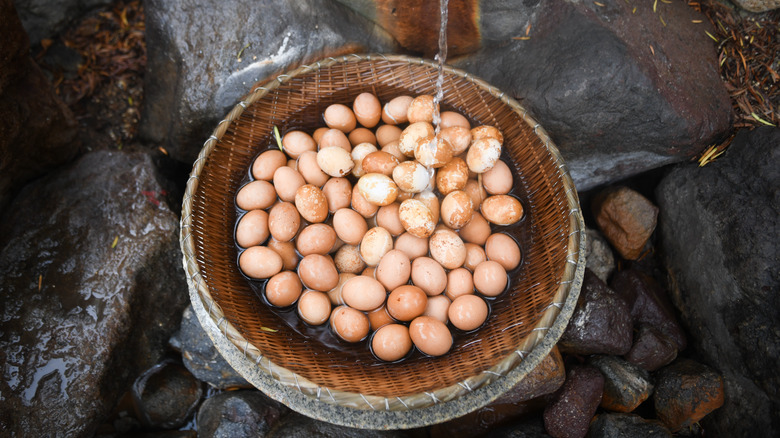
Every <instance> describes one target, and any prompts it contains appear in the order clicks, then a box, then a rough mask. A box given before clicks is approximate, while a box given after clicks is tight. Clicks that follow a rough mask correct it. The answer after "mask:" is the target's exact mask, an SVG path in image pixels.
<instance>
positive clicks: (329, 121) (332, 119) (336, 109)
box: [322, 103, 357, 134]
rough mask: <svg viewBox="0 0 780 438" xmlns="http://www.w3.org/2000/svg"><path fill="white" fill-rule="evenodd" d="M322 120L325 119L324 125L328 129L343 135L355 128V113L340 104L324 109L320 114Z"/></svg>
mask: <svg viewBox="0 0 780 438" xmlns="http://www.w3.org/2000/svg"><path fill="white" fill-rule="evenodd" d="M322 118H323V119H325V124H326V125H328V127H329V128H332V129H338V130H339V131H342V132H344V133H345V134H348V133H349V132H350V131H352V130H353V129H355V126H357V119H356V118H355V113H353V112H352V110H351V109H350V108H349V107H348V106H346V105H342V104H340V103H334V104H331V105H328V107H327V108H325V112H324V113H322Z"/></svg>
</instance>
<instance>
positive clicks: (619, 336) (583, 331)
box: [558, 269, 632, 355]
mask: <svg viewBox="0 0 780 438" xmlns="http://www.w3.org/2000/svg"><path fill="white" fill-rule="evenodd" d="M631 337H632V324H631V312H630V308H629V306H628V304H626V302H625V300H624V299H623V298H622V297H621V296H619V295H618V294H616V293H615V292H614V291H612V290H611V289H610V288H609V287H607V285H606V284H604V282H603V281H601V280H600V279H599V278H598V277H597V276H596V274H594V273H593V272H591V271H590V270H589V269H585V278H584V280H583V283H582V291H581V292H580V296H579V298H578V300H577V307H576V308H575V309H574V314H573V315H572V317H571V319H570V320H569V325H568V326H567V327H566V330H565V331H564V332H563V336H561V340H560V341H559V342H558V347H559V348H560V349H561V352H563V353H571V354H617V355H621V354H625V353H627V352H628V351H629V349H631Z"/></svg>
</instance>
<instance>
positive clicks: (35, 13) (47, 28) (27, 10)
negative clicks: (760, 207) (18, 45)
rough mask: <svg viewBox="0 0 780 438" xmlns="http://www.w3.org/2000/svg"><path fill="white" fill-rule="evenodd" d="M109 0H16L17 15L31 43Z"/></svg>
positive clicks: (109, 2) (55, 32)
mask: <svg viewBox="0 0 780 438" xmlns="http://www.w3.org/2000/svg"><path fill="white" fill-rule="evenodd" d="M111 3H112V2H111V0H24V1H18V2H16V4H17V8H18V9H19V17H20V18H21V19H22V23H23V24H24V28H25V29H26V30H27V33H28V34H30V40H31V41H32V43H33V44H38V43H39V42H40V41H41V40H42V39H44V38H51V37H53V36H56V35H57V34H59V33H60V32H62V31H64V30H65V29H66V28H67V27H68V26H69V25H70V24H72V23H73V22H75V21H76V20H78V19H79V18H81V17H82V16H83V15H84V14H85V13H86V12H89V11H90V10H92V9H95V8H97V7H99V6H106V5H110V4H111Z"/></svg>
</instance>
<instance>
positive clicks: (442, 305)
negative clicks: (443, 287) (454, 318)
mask: <svg viewBox="0 0 780 438" xmlns="http://www.w3.org/2000/svg"><path fill="white" fill-rule="evenodd" d="M449 308H450V299H449V298H447V297H446V296H444V295H436V296H435V297H428V303H427V304H426V305H425V312H423V316H430V317H432V318H436V319H438V320H439V321H441V322H443V323H445V324H447V322H449V316H448V315H447V310H448V309H449Z"/></svg>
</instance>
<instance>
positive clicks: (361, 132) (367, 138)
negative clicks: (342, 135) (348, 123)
mask: <svg viewBox="0 0 780 438" xmlns="http://www.w3.org/2000/svg"><path fill="white" fill-rule="evenodd" d="M347 138H348V139H349V144H351V145H352V146H353V147H354V146H357V145H359V144H360V143H370V144H373V145H376V135H375V134H374V133H373V132H371V130H370V129H368V128H355V129H354V130H353V131H352V132H350V133H349V135H348V136H347Z"/></svg>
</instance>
